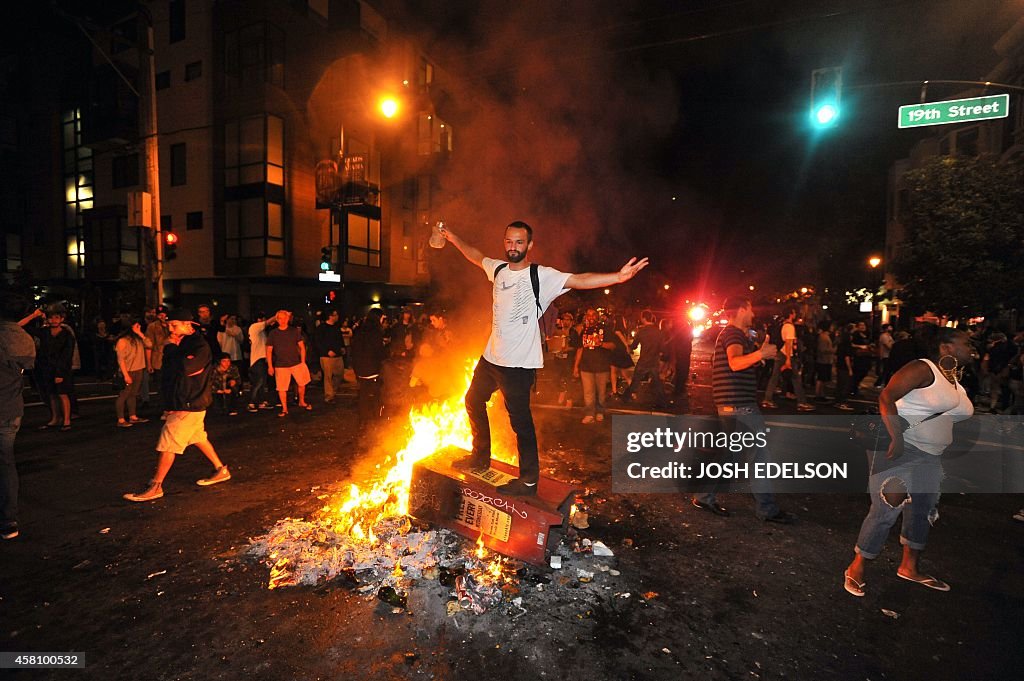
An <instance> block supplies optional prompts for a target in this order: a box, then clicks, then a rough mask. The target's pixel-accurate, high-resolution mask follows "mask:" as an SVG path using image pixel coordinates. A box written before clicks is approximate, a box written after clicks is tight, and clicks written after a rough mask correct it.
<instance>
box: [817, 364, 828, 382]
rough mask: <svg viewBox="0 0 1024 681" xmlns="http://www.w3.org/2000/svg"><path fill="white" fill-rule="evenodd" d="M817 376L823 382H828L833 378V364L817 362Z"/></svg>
mask: <svg viewBox="0 0 1024 681" xmlns="http://www.w3.org/2000/svg"><path fill="white" fill-rule="evenodd" d="M814 373H815V377H816V378H817V379H818V380H819V381H821V382H822V383H828V382H829V381H831V380H832V365H831V364H815V365H814Z"/></svg>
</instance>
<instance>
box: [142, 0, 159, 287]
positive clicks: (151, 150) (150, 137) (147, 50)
mask: <svg viewBox="0 0 1024 681" xmlns="http://www.w3.org/2000/svg"><path fill="white" fill-rule="evenodd" d="M139 14H140V16H141V17H142V19H143V20H144V21H145V22H146V32H145V42H144V43H141V42H140V45H139V56H140V58H141V59H142V60H143V63H144V64H145V67H144V68H143V69H142V70H141V71H142V78H141V79H140V80H141V83H140V86H141V87H140V88H139V122H140V127H141V129H142V138H143V140H145V146H144V150H145V158H146V191H147V192H149V195H150V196H151V197H152V201H153V204H152V205H153V209H152V216H153V257H152V259H150V258H148V257H147V258H146V265H147V268H146V269H147V276H146V304H147V305H150V306H153V307H156V306H158V305H163V304H164V240H163V229H162V228H163V226H162V225H161V224H160V144H159V137H158V136H157V123H156V61H155V56H154V40H153V15H152V14H150V13H149V9H148V8H146V7H143V6H142V5H140V6H139ZM154 279H155V280H156V281H155V284H156V287H155V291H154ZM154 293H155V295H154ZM154 298H155V300H154Z"/></svg>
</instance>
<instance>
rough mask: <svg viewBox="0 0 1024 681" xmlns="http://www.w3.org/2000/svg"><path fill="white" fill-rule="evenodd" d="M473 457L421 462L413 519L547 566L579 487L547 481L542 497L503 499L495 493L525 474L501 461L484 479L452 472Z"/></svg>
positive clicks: (452, 452) (453, 455)
mask: <svg viewBox="0 0 1024 681" xmlns="http://www.w3.org/2000/svg"><path fill="white" fill-rule="evenodd" d="M468 455H469V452H467V451H465V450H463V449H459V448H457V447H448V448H445V449H442V450H440V451H438V452H435V453H434V454H433V455H431V456H429V457H427V458H426V459H423V460H421V461H419V462H417V463H416V465H415V466H414V467H413V471H412V485H411V489H410V494H409V513H410V515H412V516H413V517H415V518H418V519H420V520H425V521H427V522H430V523H434V524H436V525H440V526H441V527H447V528H449V529H451V530H454V531H455V532H458V533H459V534H461V535H463V536H465V537H468V538H469V539H473V540H475V539H477V538H478V537H479V538H482V539H483V542H484V546H486V547H487V548H488V549H491V550H492V551H497V552H498V553H501V554H504V555H506V556H512V557H513V558H518V559H519V560H522V561H526V562H527V563H531V564H533V565H544V564H546V562H547V555H548V554H549V553H550V551H552V550H553V549H554V548H555V547H557V546H558V543H559V542H560V541H561V539H562V536H563V535H564V533H565V531H566V530H567V529H568V527H569V512H570V509H571V508H572V503H573V497H574V492H575V491H576V490H575V488H574V487H573V486H572V485H570V484H568V483H565V482H562V481H560V480H555V479H554V478H547V477H544V476H541V478H540V482H539V483H538V485H537V495H536V496H533V497H502V496H501V495H500V494H498V492H497V490H496V489H495V488H496V487H497V486H498V485H502V484H504V483H505V482H507V481H509V480H511V479H512V478H515V477H516V476H517V475H518V473H519V469H518V468H516V467H515V466H510V465H508V464H505V463H502V462H500V461H495V460H492V461H491V468H490V470H488V471H487V472H486V473H483V474H481V475H479V476H477V475H469V474H467V473H463V472H461V471H458V470H455V469H454V468H452V466H451V464H452V462H453V461H456V460H458V459H460V458H462V457H464V456H468Z"/></svg>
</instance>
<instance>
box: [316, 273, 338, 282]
mask: <svg viewBox="0 0 1024 681" xmlns="http://www.w3.org/2000/svg"><path fill="white" fill-rule="evenodd" d="M317 278H318V279H320V281H329V282H332V283H335V284H339V283H341V275H340V274H338V273H336V272H332V271H331V270H327V271H326V272H321V273H320V274H318V275H317Z"/></svg>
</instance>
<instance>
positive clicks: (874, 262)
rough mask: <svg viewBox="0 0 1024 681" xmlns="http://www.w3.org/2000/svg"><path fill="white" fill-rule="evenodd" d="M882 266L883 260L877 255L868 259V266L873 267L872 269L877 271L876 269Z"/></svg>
mask: <svg viewBox="0 0 1024 681" xmlns="http://www.w3.org/2000/svg"><path fill="white" fill-rule="evenodd" d="M881 264H882V259H881V258H879V257H878V256H877V255H873V256H871V257H870V258H868V265H870V266H871V269H875V268H876V267H878V266H879V265H881Z"/></svg>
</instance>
